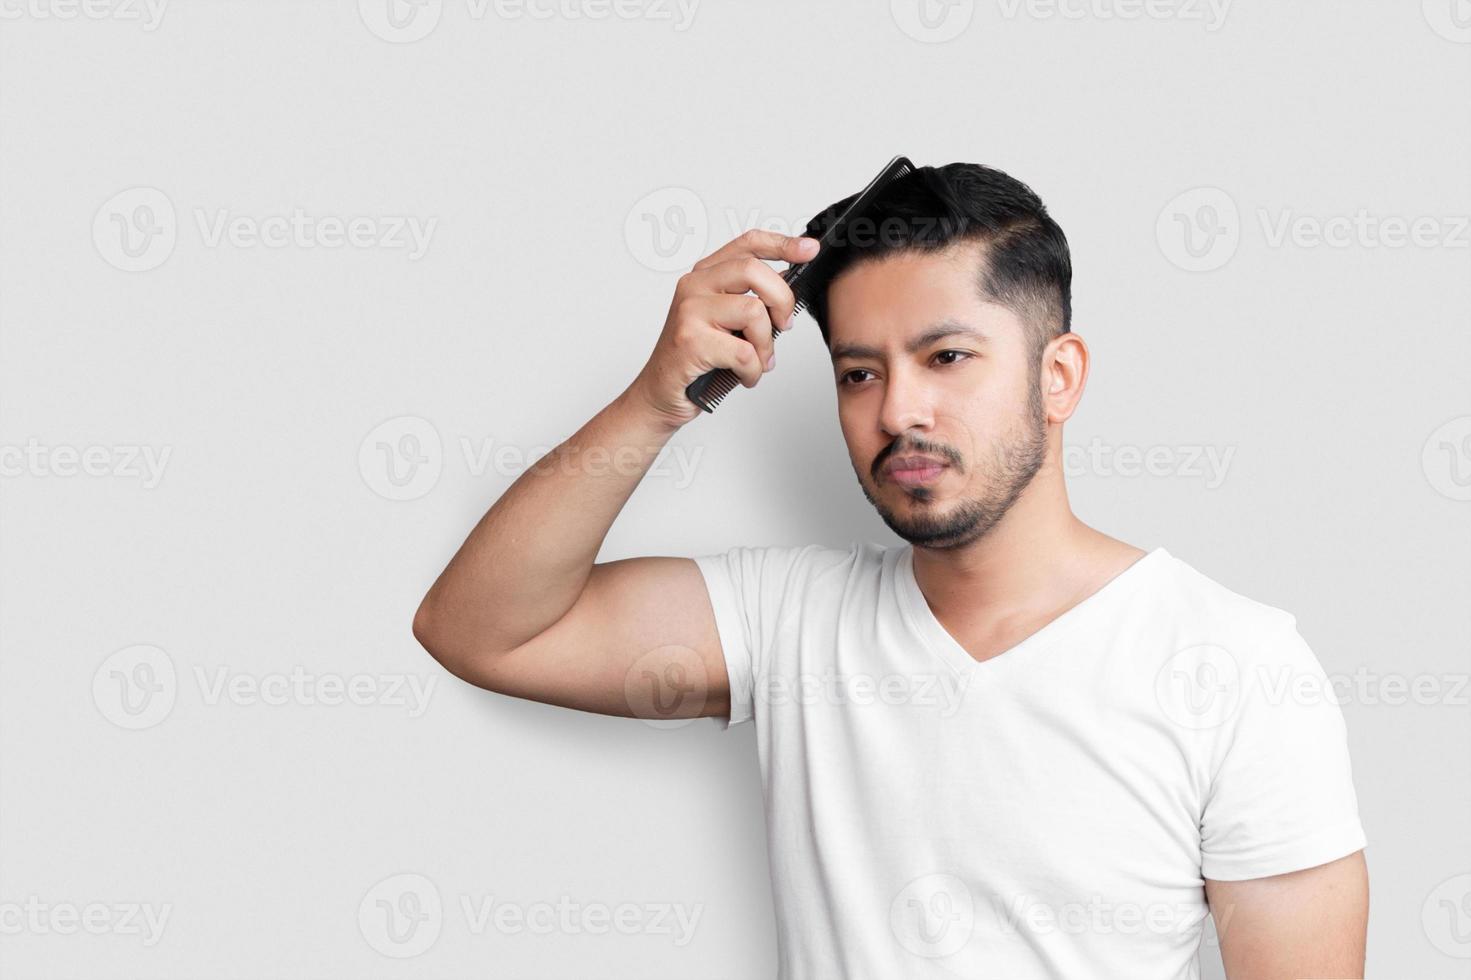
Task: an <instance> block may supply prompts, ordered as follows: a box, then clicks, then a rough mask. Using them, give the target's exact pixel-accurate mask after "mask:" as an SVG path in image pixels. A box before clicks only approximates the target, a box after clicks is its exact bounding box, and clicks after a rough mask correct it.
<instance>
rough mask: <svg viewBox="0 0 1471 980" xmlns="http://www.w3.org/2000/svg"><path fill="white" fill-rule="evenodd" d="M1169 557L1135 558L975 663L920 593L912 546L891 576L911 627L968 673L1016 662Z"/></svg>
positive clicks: (937, 652) (1161, 552)
mask: <svg viewBox="0 0 1471 980" xmlns="http://www.w3.org/2000/svg"><path fill="white" fill-rule="evenodd" d="M1169 557H1170V553H1169V552H1168V551H1166V550H1165V549H1164V548H1163V547H1158V548H1155V549H1154V550H1153V551H1150V552H1147V553H1145V554H1144V555H1142V556H1140V557H1139V558H1137V559H1135V560H1134V563H1133V564H1132V565H1129V566H1128V567H1127V568H1125V569H1124V570H1123V571H1121V572H1119V573H1118V574H1117V575H1115V576H1114V577H1113V578H1111V579H1109V580H1108V581H1107V582H1104V583H1103V585H1101V586H1100V587H1099V588H1097V589H1096V590H1094V591H1093V592H1092V593H1090V594H1089V595H1087V596H1084V597H1083V599H1082V600H1081V601H1079V602H1077V603H1074V604H1073V605H1072V606H1070V607H1069V608H1067V609H1065V610H1063V611H1062V612H1061V613H1060V614H1058V615H1057V616H1055V617H1053V618H1052V619H1051V620H1049V621H1048V622H1046V623H1044V624H1043V625H1042V626H1041V627H1039V628H1038V629H1036V630H1034V631H1033V632H1032V633H1031V634H1030V635H1028V636H1026V637H1025V638H1023V639H1022V640H1020V641H1018V642H1017V643H1015V644H1013V645H1012V646H1010V647H1007V648H1006V649H1005V650H1003V651H1002V652H1000V653H998V654H996V655H995V656H993V657H987V658H986V659H985V660H977V659H976V658H975V657H972V656H971V655H970V653H969V652H968V651H967V650H966V649H965V647H963V646H961V645H960V641H958V640H956V639H955V637H953V636H951V635H950V633H949V631H948V630H946V629H945V627H944V625H943V624H941V622H940V621H939V619H937V618H936V617H935V613H934V610H932V609H930V604H929V601H928V600H926V599H925V597H924V593H923V592H922V591H920V588H919V581H918V580H917V579H916V578H915V577H914V546H913V545H905V546H904V547H903V548H901V549H899V555H898V558H897V560H896V561H895V563H894V577H895V581H896V583H897V586H898V590H899V608H900V609H901V610H902V612H903V613H904V615H905V617H906V618H907V619H908V620H909V626H910V628H911V629H913V630H914V631H915V632H917V633H918V634H919V635H920V637H921V638H922V639H923V640H924V641H925V643H926V644H927V645H928V646H929V647H930V649H931V650H932V651H933V652H934V653H935V655H936V656H938V657H939V658H940V659H942V660H945V661H947V662H949V663H950V664H952V666H954V667H955V668H957V669H958V670H965V671H969V670H975V669H977V668H990V667H992V665H994V664H996V663H998V662H1003V661H1004V662H1006V663H1012V662H1014V661H1015V660H1016V659H1018V658H1017V655H1018V654H1020V653H1023V652H1025V651H1027V650H1031V649H1033V648H1035V647H1039V646H1042V645H1044V644H1046V643H1050V642H1052V641H1054V640H1056V639H1057V637H1058V636H1060V635H1062V634H1064V633H1066V632H1067V631H1068V630H1070V629H1072V628H1073V627H1074V626H1076V625H1077V624H1078V623H1079V622H1081V621H1082V620H1084V619H1086V618H1087V616H1088V614H1089V613H1091V612H1093V611H1095V610H1096V609H1098V608H1099V607H1101V606H1103V605H1105V604H1106V603H1107V602H1108V601H1109V600H1110V599H1112V598H1114V597H1116V596H1118V595H1120V594H1122V593H1124V592H1126V591H1128V590H1129V589H1130V588H1132V587H1133V585H1134V583H1136V582H1138V581H1139V580H1140V579H1142V578H1144V577H1145V575H1146V574H1147V573H1148V572H1149V571H1150V570H1151V569H1152V568H1153V567H1154V566H1155V565H1158V564H1161V563H1162V562H1164V561H1165V560H1166V559H1168V558H1169Z"/></svg>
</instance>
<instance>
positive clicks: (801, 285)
mask: <svg viewBox="0 0 1471 980" xmlns="http://www.w3.org/2000/svg"><path fill="white" fill-rule="evenodd" d="M913 170H914V164H912V163H910V162H909V158H908V157H902V156H900V157H895V158H894V159H892V160H890V161H889V162H888V163H887V164H886V165H885V166H884V169H883V170H881V171H879V175H878V176H877V177H875V178H874V179H873V180H871V181H869V182H868V186H867V187H865V188H863V190H862V192H860V193H859V195H858V196H857V197H856V198H854V199H853V203H852V204H850V205H848V206H847V207H846V208H845V209H844V210H843V213H842V214H840V215H838V217H837V220H835V221H834V222H833V223H832V224H831V225H829V226H828V229H827V230H826V231H824V232H823V233H822V237H821V238H819V239H818V240H817V242H818V244H817V255H815V256H813V257H812V258H811V259H809V260H808V261H806V262H799V263H798V264H796V265H793V266H788V267H787V268H786V269H784V270H783V271H782V273H781V277H782V278H783V279H785V280H786V283H787V285H788V286H791V287H792V293H793V295H795V296H796V297H797V304H796V307H795V308H794V309H793V310H792V314H793V315H794V316H795V315H796V314H798V313H801V312H802V311H803V310H804V309H806V308H807V304H808V303H809V302H811V300H812V299H813V296H812V290H813V289H815V288H816V285H815V283H816V281H817V280H818V278H819V277H816V276H810V275H805V273H806V272H807V271H808V270H809V269H811V268H812V265H813V263H815V262H819V261H821V260H822V259H824V258H825V257H826V252H827V250H828V246H830V245H832V244H834V243H835V242H838V241H839V240H841V238H842V237H843V232H844V231H845V230H846V229H847V227H848V224H849V223H850V222H852V221H853V220H854V219H855V218H859V217H861V216H862V215H863V214H864V213H865V212H867V211H868V209H869V207H870V206H871V205H872V204H873V201H874V198H876V197H878V195H879V192H880V191H882V190H883V189H884V188H885V187H887V186H888V185H889V184H890V183H892V182H893V181H895V180H897V179H898V178H900V177H902V176H904V175H905V174H907V173H911V172H913ZM780 336H781V331H780V330H779V329H777V328H776V327H772V328H771V338H772V339H773V340H775V339H776V338H777V337H780ZM740 383H741V379H740V376H739V375H737V374H736V373H735V372H734V371H732V370H731V369H730V368H716V369H714V370H713V371H706V372H705V373H704V374H702V375H700V376H699V377H698V378H696V379H695V380H693V381H691V382H690V383H689V384H688V385H687V386H686V387H685V389H684V394H685V397H687V398H688V399H689V400H690V401H692V402H694V403H695V404H696V405H698V406H700V407H701V408H703V409H704V410H705V411H707V412H713V411H715V406H716V405H719V404H720V400H721V399H722V398H724V397H725V396H726V395H728V394H730V393H731V392H732V391H734V390H735V387H736V385H738V384H740Z"/></svg>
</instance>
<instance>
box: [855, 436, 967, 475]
mask: <svg viewBox="0 0 1471 980" xmlns="http://www.w3.org/2000/svg"><path fill="white" fill-rule="evenodd" d="M905 453H923V454H924V455H926V456H938V457H939V458H940V459H943V460H945V462H947V463H949V464H950V465H951V466H953V467H955V468H956V469H964V467H963V466H962V465H961V462H960V454H959V453H957V452H956V451H955V450H953V449H951V448H950V447H949V446H938V445H931V444H930V443H925V442H913V441H911V442H898V441H896V442H892V443H890V444H889V445H888V447H887V448H885V449H884V450H883V452H881V453H879V454H878V455H877V456H875V457H874V459H873V465H872V466H871V467H870V471H871V473H872V475H873V477H874V479H877V478H878V473H879V470H881V469H883V466H884V463H885V462H887V461H888V460H889V458H890V457H893V456H902V455H904V454H905Z"/></svg>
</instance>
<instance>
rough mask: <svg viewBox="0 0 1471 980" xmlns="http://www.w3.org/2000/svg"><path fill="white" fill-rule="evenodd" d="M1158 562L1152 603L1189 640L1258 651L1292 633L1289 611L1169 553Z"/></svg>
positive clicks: (1293, 619)
mask: <svg viewBox="0 0 1471 980" xmlns="http://www.w3.org/2000/svg"><path fill="white" fill-rule="evenodd" d="M1160 557H1162V558H1164V559H1165V560H1164V561H1162V562H1161V563H1160V564H1161V572H1162V574H1160V575H1159V576H1158V578H1157V580H1156V588H1155V590H1154V591H1153V594H1152V595H1151V597H1150V599H1151V602H1153V603H1156V604H1157V611H1158V612H1159V613H1160V614H1161V615H1163V616H1165V617H1166V618H1167V619H1168V620H1169V621H1170V622H1171V624H1172V625H1175V626H1177V627H1179V628H1180V629H1181V630H1182V631H1184V632H1185V633H1186V634H1187V635H1189V634H1192V633H1193V634H1196V635H1200V636H1202V637H1218V638H1219V639H1220V640H1222V641H1233V642H1234V644H1240V645H1242V646H1243V647H1245V648H1260V647H1261V644H1262V641H1264V640H1266V639H1270V638H1273V637H1279V638H1280V637H1283V636H1285V635H1288V634H1289V633H1290V631H1293V630H1295V629H1296V626H1297V617H1296V616H1295V615H1294V614H1293V613H1291V612H1289V611H1288V610H1286V609H1284V608H1282V607H1280V606H1276V605H1273V604H1272V603H1270V602H1267V601H1265V600H1264V599H1261V598H1258V597H1256V596H1253V595H1248V594H1246V593H1245V592H1243V591H1239V590H1238V589H1236V588H1232V587H1231V586H1228V585H1226V584H1225V582H1224V581H1222V580H1221V579H1218V578H1216V577H1215V576H1213V575H1208V574H1206V573H1205V572H1203V571H1201V570H1200V569H1199V568H1197V567H1196V566H1195V565H1194V564H1192V563H1190V562H1188V561H1186V560H1185V559H1183V558H1180V557H1178V556H1175V555H1173V554H1170V553H1169V552H1168V551H1166V552H1165V553H1164V554H1163V555H1162V556H1160Z"/></svg>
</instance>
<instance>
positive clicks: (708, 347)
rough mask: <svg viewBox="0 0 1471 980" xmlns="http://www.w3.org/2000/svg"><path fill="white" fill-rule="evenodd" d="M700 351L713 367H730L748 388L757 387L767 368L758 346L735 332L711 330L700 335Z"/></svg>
mask: <svg viewBox="0 0 1471 980" xmlns="http://www.w3.org/2000/svg"><path fill="white" fill-rule="evenodd" d="M698 351H699V355H700V357H701V359H702V360H703V361H704V362H705V363H706V364H708V365H710V367H712V368H721V367H723V368H729V369H730V370H731V371H734V372H735V375H736V377H738V378H740V381H741V384H743V385H745V386H746V387H747V388H754V387H756V382H758V381H760V380H761V375H762V374H764V373H765V369H764V367H763V365H762V362H761V355H759V354H757V353H756V348H755V347H753V346H752V345H751V344H748V343H747V342H746V341H744V340H742V339H741V338H740V337H737V336H736V335H735V334H730V333H726V332H725V331H723V330H710V331H706V332H705V333H703V334H701V335H700V340H699V342H698Z"/></svg>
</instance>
